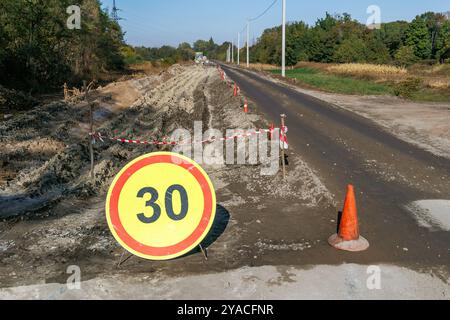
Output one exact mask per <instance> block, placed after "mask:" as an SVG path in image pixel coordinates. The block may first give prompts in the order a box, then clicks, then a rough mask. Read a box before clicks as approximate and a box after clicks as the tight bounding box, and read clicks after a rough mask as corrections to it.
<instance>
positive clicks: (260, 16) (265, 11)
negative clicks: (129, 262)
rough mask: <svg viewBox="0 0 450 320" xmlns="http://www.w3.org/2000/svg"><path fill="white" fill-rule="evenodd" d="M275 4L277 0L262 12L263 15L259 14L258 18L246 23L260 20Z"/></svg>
mask: <svg viewBox="0 0 450 320" xmlns="http://www.w3.org/2000/svg"><path fill="white" fill-rule="evenodd" d="M277 2H278V0H275V1H274V2H272V4H271V5H270V6H269V7H268V8H267V9H266V10H264V12H263V13H261V14H260V15H259V16H257V17H256V18H253V19H249V20H248V21H249V22H253V21H256V20H258V19H260V18H262V17H263V16H264V15H265V14H266V13H267V12H269V10H270V9H272V8H273V6H274V5H275V4H276V3H277Z"/></svg>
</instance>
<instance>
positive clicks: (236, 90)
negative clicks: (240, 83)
mask: <svg viewBox="0 0 450 320" xmlns="http://www.w3.org/2000/svg"><path fill="white" fill-rule="evenodd" d="M237 92H238V89H237V84H236V82H235V83H234V92H233V95H234V96H235V97H237Z"/></svg>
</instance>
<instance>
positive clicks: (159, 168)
mask: <svg viewBox="0 0 450 320" xmlns="http://www.w3.org/2000/svg"><path fill="white" fill-rule="evenodd" d="M215 213H216V195H215V191H214V187H213V185H212V183H211V180H210V179H209V177H208V175H207V174H206V172H205V171H204V170H203V169H202V168H201V167H200V166H199V165H198V164H197V163H195V162H194V161H192V160H191V159H189V158H187V157H184V156H181V155H179V154H176V153H169V152H157V153H151V154H148V155H145V156H142V157H139V158H138V159H136V160H133V161H132V162H130V163H129V164H128V165H126V166H125V167H124V168H123V169H122V170H121V171H120V173H119V174H118V175H117V176H116V178H115V179H114V181H113V184H112V185H111V187H110V189H109V192H108V197H107V200H106V217H107V220H108V225H109V228H110V230H111V232H112V234H113V235H114V237H115V238H116V240H117V241H118V242H119V243H120V244H121V245H122V246H123V247H124V248H125V249H126V250H128V251H129V252H131V253H133V254H134V255H137V256H139V257H141V258H145V259H149V260H169V259H174V258H177V257H180V256H183V255H185V254H187V253H188V252H190V251H192V250H193V249H194V248H196V247H197V246H198V245H199V244H200V243H201V241H202V240H203V239H204V238H205V237H206V235H207V234H208V232H209V230H210V229H211V227H212V224H213V222H214V218H215Z"/></svg>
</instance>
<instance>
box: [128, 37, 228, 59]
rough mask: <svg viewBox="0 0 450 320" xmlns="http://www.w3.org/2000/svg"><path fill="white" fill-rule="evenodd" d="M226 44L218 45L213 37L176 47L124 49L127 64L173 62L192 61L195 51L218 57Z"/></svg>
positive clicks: (225, 47)
mask: <svg viewBox="0 0 450 320" xmlns="http://www.w3.org/2000/svg"><path fill="white" fill-rule="evenodd" d="M227 49H228V44H227V43H224V44H222V45H218V44H216V43H215V42H214V39H213V38H210V39H209V40H197V41H195V42H194V43H193V45H191V44H190V43H187V42H183V43H181V44H180V45H179V46H178V47H173V46H167V45H166V46H162V47H151V48H148V47H142V46H141V47H131V46H128V47H127V48H126V49H125V50H124V56H125V61H126V63H127V64H133V63H140V62H143V61H154V62H156V61H160V62H162V63H164V64H168V65H170V64H174V63H177V62H180V61H193V60H194V57H195V53H196V52H203V54H204V55H205V56H207V57H208V58H210V59H219V58H222V56H223V55H224V54H225V53H226V50H227Z"/></svg>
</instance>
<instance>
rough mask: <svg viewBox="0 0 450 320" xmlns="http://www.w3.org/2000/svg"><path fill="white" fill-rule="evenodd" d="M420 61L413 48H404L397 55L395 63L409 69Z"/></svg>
mask: <svg viewBox="0 0 450 320" xmlns="http://www.w3.org/2000/svg"><path fill="white" fill-rule="evenodd" d="M417 61H418V58H417V57H416V55H415V53H414V48H413V47H408V46H404V47H401V48H400V49H398V51H397V52H396V53H395V63H396V64H397V65H398V66H402V67H408V66H410V65H413V64H414V63H415V62H417Z"/></svg>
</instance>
